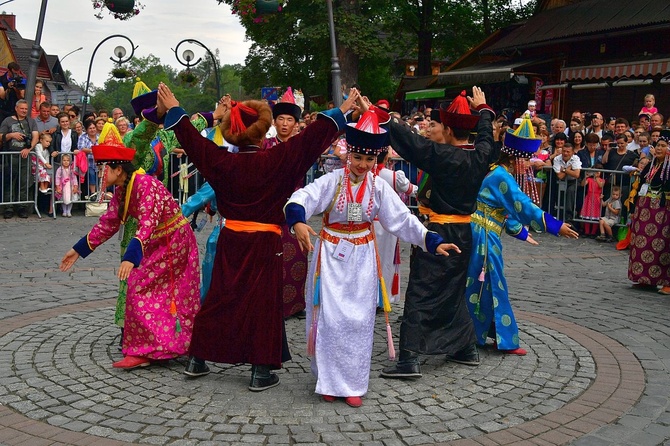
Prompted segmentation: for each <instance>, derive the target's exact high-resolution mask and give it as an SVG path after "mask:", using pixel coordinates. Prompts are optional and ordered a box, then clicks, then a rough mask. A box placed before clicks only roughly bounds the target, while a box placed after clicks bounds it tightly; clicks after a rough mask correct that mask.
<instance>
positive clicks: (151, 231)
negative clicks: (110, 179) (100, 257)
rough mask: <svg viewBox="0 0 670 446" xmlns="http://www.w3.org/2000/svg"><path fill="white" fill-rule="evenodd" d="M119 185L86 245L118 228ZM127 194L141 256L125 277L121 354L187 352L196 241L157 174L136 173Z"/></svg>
mask: <svg viewBox="0 0 670 446" xmlns="http://www.w3.org/2000/svg"><path fill="white" fill-rule="evenodd" d="M123 189H124V188H123V187H117V188H116V191H115V193H114V196H113V198H112V200H111V202H110V203H109V207H108V209H107V212H105V214H103V215H102V216H101V217H100V221H99V222H98V223H97V224H96V225H95V226H94V227H93V229H92V230H91V232H90V233H89V234H88V242H89V244H90V246H91V248H93V249H95V248H96V247H97V246H99V245H100V244H102V243H103V242H105V241H106V240H108V239H109V238H110V237H112V236H113V235H114V234H115V233H116V232H117V231H118V230H119V228H120V226H121V218H120V216H119V208H120V207H121V206H123V203H121V202H120V198H121V196H122V193H123ZM128 194H130V196H129V200H128V209H127V212H128V215H129V216H130V217H133V218H135V219H136V220H137V221H138V224H137V231H136V232H135V234H134V236H135V237H136V238H137V239H138V240H139V241H140V242H141V244H142V249H143V253H144V255H143V258H142V260H141V262H140V265H139V267H137V268H134V269H133V270H132V272H131V274H130V277H129V278H128V281H127V282H128V289H127V295H126V309H125V324H124V326H125V330H124V335H123V354H124V355H131V356H143V357H147V358H150V359H170V358H174V357H177V356H180V355H183V354H185V353H186V352H187V351H188V348H189V346H190V342H191V334H192V329H193V319H194V318H195V314H196V313H197V311H198V310H199V308H200V285H199V282H200V267H199V261H198V245H197V241H196V239H195V235H194V234H193V230H192V229H191V227H190V226H189V225H188V221H187V220H186V219H185V218H184V217H183V216H182V215H181V211H180V209H179V206H178V205H177V203H176V202H175V200H174V199H173V198H172V196H171V195H170V194H169V192H168V191H167V189H165V187H164V186H163V185H162V184H161V183H160V182H159V181H158V180H157V179H155V178H154V177H151V176H149V175H141V174H136V175H135V180H134V182H133V185H132V190H131V191H129V192H128ZM173 304H174V305H173ZM175 310H176V312H175ZM174 313H176V314H174Z"/></svg>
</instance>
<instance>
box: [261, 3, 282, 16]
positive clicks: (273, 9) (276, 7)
mask: <svg viewBox="0 0 670 446" xmlns="http://www.w3.org/2000/svg"><path fill="white" fill-rule="evenodd" d="M279 11H281V5H280V4H279V0H256V14H258V15H263V14H274V13H277V12H279Z"/></svg>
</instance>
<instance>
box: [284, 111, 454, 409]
mask: <svg viewBox="0 0 670 446" xmlns="http://www.w3.org/2000/svg"><path fill="white" fill-rule="evenodd" d="M370 120H371V121H373V124H374V125H372V126H371V127H372V128H373V129H374V130H376V131H377V133H373V134H374V135H375V136H376V137H378V138H377V139H379V140H380V141H384V138H382V137H381V135H382V133H380V132H383V130H381V129H379V128H378V126H377V119H376V115H374V113H372V112H370V114H368V113H366V114H365V115H363V117H362V118H361V120H360V121H359V123H358V124H357V126H358V129H357V128H354V127H353V126H352V125H351V124H350V127H348V128H347V141H348V146H349V154H348V161H347V167H345V168H344V169H337V170H335V171H333V172H332V173H330V174H327V175H324V176H322V177H321V178H319V179H317V180H316V181H314V182H313V183H311V184H309V185H308V186H306V187H304V188H302V189H299V190H297V191H296V192H294V193H293V195H292V196H291V198H290V199H289V202H288V204H287V205H286V207H285V213H286V220H287V224H288V226H289V227H290V228H292V230H293V231H294V232H295V233H296V236H297V238H298V240H299V241H300V243H301V246H302V247H303V248H305V249H310V250H311V249H313V248H315V251H314V254H313V256H312V262H311V263H310V267H309V271H308V274H307V287H306V288H307V291H306V301H307V336H308V340H309V339H310V337H315V338H312V339H313V350H314V351H313V352H312V353H313V357H312V363H311V368H312V373H313V374H314V376H315V377H316V378H317V383H316V393H318V394H321V395H323V399H324V400H325V401H329V402H331V401H334V400H335V399H336V397H343V398H344V400H345V402H346V403H347V404H348V405H350V406H352V407H359V406H360V405H361V404H362V399H361V397H362V396H363V395H365V393H366V392H367V390H368V381H369V377H370V362H371V357H372V345H373V331H374V324H375V309H376V307H377V304H378V303H379V300H380V299H379V296H380V280H379V279H380V278H379V274H378V268H377V265H378V264H379V261H378V258H377V253H376V247H375V236H374V230H373V229H372V228H373V225H372V222H373V220H374V219H375V217H377V218H378V219H379V223H380V224H381V225H382V226H383V227H384V229H385V230H386V231H388V232H389V233H391V234H393V235H394V236H396V237H399V238H400V239H402V240H404V241H407V242H409V243H412V244H415V245H418V246H420V247H421V248H422V249H424V250H425V251H429V252H432V253H437V254H440V255H449V254H448V253H447V250H451V249H453V250H455V251H457V252H460V251H459V250H458V248H457V247H456V246H455V245H453V244H445V243H443V240H442V238H441V237H440V236H439V235H438V234H437V233H435V232H430V231H428V230H427V229H426V228H425V227H424V226H423V225H422V224H421V223H420V222H419V220H418V219H417V218H416V217H415V216H414V215H412V213H411V212H410V211H409V210H408V209H407V207H406V206H405V204H404V203H403V202H402V201H401V200H400V198H399V197H398V195H397V194H396V193H395V191H394V190H393V188H392V187H391V186H390V185H389V184H388V183H386V182H384V181H375V176H374V175H373V174H372V173H371V169H372V168H373V167H374V165H375V164H376V154H377V152H378V151H379V148H381V147H384V146H385V144H382V143H380V142H376V141H374V140H372V141H371V140H370V139H372V138H369V135H370V133H372V132H369V133H368V138H365V137H363V138H362V139H364V141H357V136H356V134H357V133H364V131H363V130H361V128H363V129H366V128H368V127H367V125H366V123H368V121H370ZM319 213H323V228H322V230H321V232H320V235H319V239H318V240H317V242H316V245H315V247H313V246H312V244H311V241H310V239H309V234H312V235H316V233H315V232H314V231H313V230H312V229H311V228H310V227H309V226H308V225H307V224H306V223H305V222H306V221H307V219H309V218H310V217H311V216H312V215H315V214H319ZM347 242H348V243H347ZM317 277H318V279H317ZM315 286H316V287H317V290H316V292H317V293H318V305H317V306H314V300H315V299H314V294H315ZM384 306H385V307H386V308H387V311H388V310H389V309H390V306H388V301H387V302H386V303H385V305H384ZM314 318H316V327H312V322H313V319H314ZM314 328H315V329H316V330H315V331H314ZM308 343H309V341H308Z"/></svg>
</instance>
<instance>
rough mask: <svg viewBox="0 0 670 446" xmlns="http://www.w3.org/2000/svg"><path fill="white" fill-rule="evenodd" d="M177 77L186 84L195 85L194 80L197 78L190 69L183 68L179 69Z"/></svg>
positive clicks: (196, 80)
mask: <svg viewBox="0 0 670 446" xmlns="http://www.w3.org/2000/svg"><path fill="white" fill-rule="evenodd" d="M177 77H178V78H179V80H180V81H181V82H183V83H184V84H187V85H195V83H196V82H198V78H197V76H196V75H195V74H193V73H192V72H191V71H190V70H184V71H181V72H180V73H179V74H178V75H177Z"/></svg>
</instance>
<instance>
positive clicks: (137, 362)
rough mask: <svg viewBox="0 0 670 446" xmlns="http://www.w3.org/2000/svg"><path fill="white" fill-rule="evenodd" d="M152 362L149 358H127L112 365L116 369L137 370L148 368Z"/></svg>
mask: <svg viewBox="0 0 670 446" xmlns="http://www.w3.org/2000/svg"><path fill="white" fill-rule="evenodd" d="M149 364H151V362H150V361H149V360H148V359H147V358H143V357H141V356H126V357H125V358H123V359H122V360H121V361H117V362H115V363H114V364H112V367H114V368H115V369H126V370H130V369H136V368H137V367H146V366H148V365H149Z"/></svg>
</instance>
